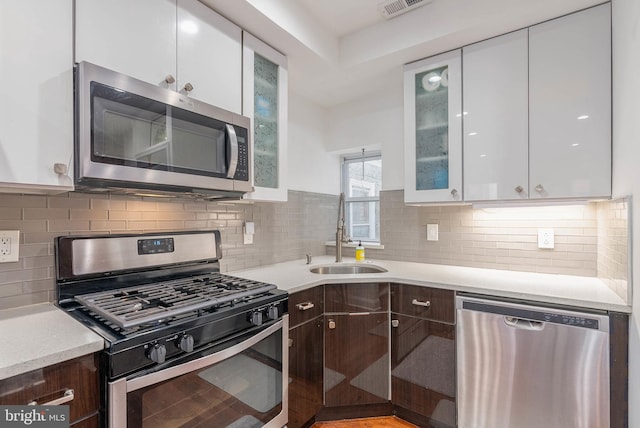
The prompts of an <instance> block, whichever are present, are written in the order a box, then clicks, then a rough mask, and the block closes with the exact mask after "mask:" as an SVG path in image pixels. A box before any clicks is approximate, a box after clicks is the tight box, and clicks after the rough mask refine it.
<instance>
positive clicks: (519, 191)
mask: <svg viewBox="0 0 640 428" xmlns="http://www.w3.org/2000/svg"><path fill="white" fill-rule="evenodd" d="M523 190H524V187H522V186H516V188H515V191H516V192H518V193H522V191H523Z"/></svg>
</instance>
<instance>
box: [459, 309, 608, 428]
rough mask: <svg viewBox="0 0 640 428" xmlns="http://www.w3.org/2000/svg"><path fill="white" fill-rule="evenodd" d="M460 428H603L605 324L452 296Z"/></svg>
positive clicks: (596, 316)
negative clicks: (454, 312) (455, 322)
mask: <svg viewBox="0 0 640 428" xmlns="http://www.w3.org/2000/svg"><path fill="white" fill-rule="evenodd" d="M456 308H457V351H456V354H457V367H458V373H457V383H458V395H457V403H458V404H457V405H458V428H541V427H544V428H607V427H609V318H608V316H607V315H606V314H604V313H582V312H575V311H573V310H561V309H551V308H545V307H538V306H529V305H525V304H515V303H509V302H505V301H499V300H487V299H482V298H476V297H467V296H458V297H456Z"/></svg>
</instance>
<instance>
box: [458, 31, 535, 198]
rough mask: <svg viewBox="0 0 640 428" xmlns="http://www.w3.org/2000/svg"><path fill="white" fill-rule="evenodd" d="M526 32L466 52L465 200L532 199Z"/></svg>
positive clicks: (509, 35)
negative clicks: (529, 158)
mask: <svg viewBox="0 0 640 428" xmlns="http://www.w3.org/2000/svg"><path fill="white" fill-rule="evenodd" d="M527 41H528V40H527V30H526V29H525V30H520V31H516V32H514V33H509V34H506V35H504V36H500V37H496V38H493V39H489V40H486V41H484V42H480V43H477V44H474V45H470V46H467V47H465V48H463V52H462V63H463V68H464V74H463V87H464V92H463V102H462V104H463V115H464V116H463V128H464V131H463V137H462V138H463V142H464V143H463V150H464V198H465V200H467V201H487V200H511V199H527V197H528V188H529V184H528V178H529V177H528V175H529V174H528V157H529V154H528V140H529V133H528V132H529V129H528V103H529V100H528V53H527Z"/></svg>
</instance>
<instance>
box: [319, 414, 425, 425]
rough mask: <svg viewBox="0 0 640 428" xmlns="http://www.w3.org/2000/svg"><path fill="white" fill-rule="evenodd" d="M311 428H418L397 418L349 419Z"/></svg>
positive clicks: (322, 423)
mask: <svg viewBox="0 0 640 428" xmlns="http://www.w3.org/2000/svg"><path fill="white" fill-rule="evenodd" d="M311 428H418V427H417V426H416V425H413V424H410V423H409V422H405V421H403V420H402V419H398V418H396V417H395V416H384V417H379V418H364V419H349V420H344V421H331V422H317V423H315V424H313V426H312V427H311Z"/></svg>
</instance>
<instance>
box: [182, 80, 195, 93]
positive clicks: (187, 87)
mask: <svg viewBox="0 0 640 428" xmlns="http://www.w3.org/2000/svg"><path fill="white" fill-rule="evenodd" d="M191 91H193V85H192V84H191V83H189V82H187V83H185V85H184V86H183V87H182V92H184V93H186V94H188V93H189V92H191Z"/></svg>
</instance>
